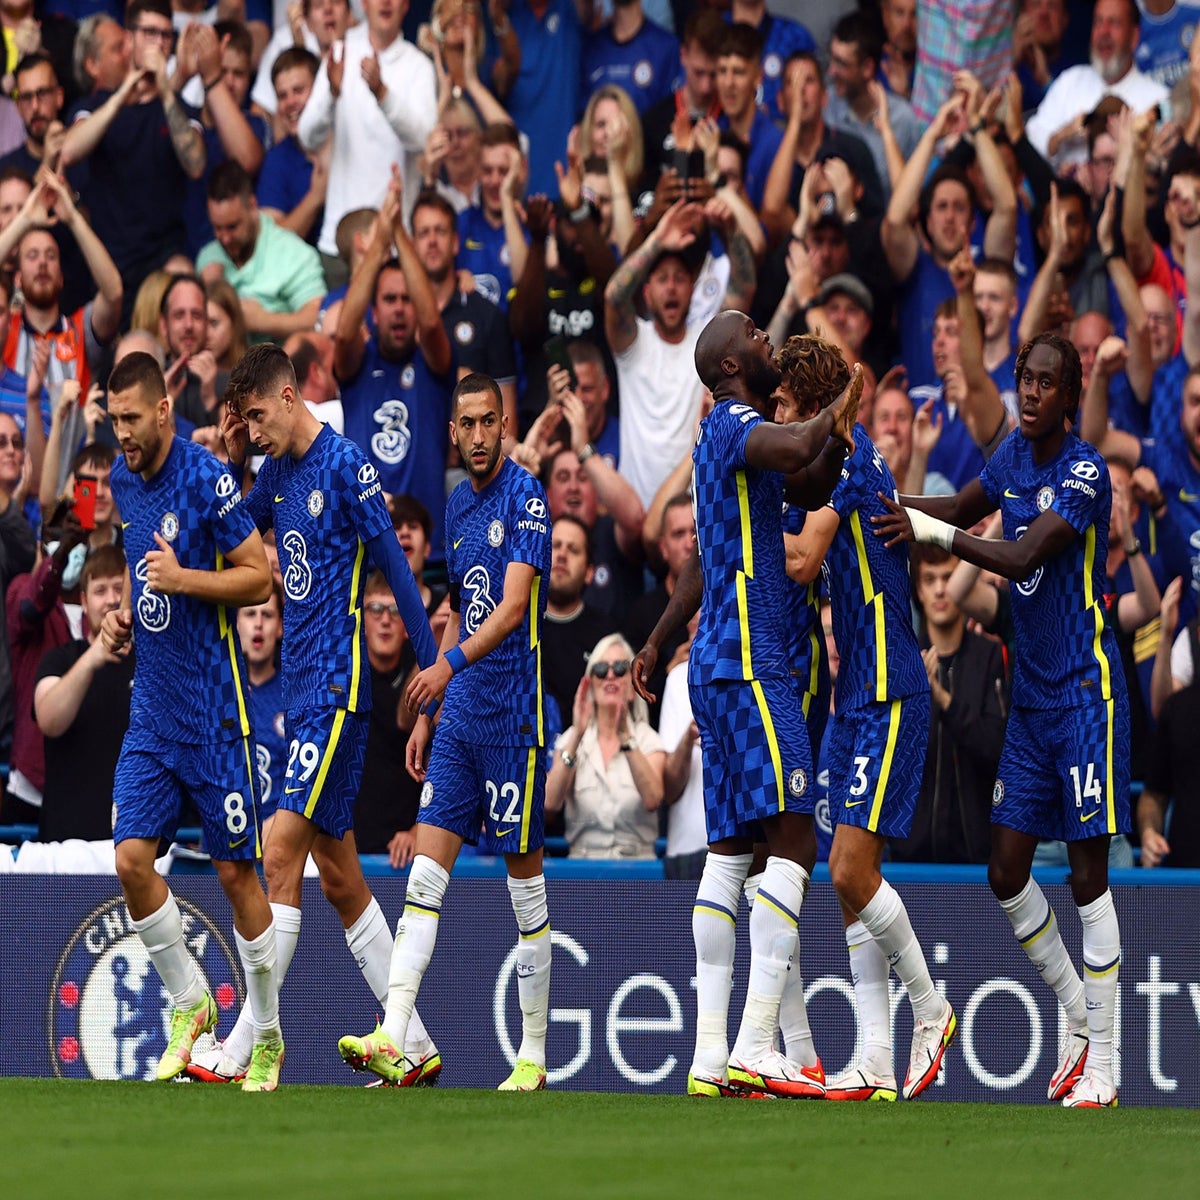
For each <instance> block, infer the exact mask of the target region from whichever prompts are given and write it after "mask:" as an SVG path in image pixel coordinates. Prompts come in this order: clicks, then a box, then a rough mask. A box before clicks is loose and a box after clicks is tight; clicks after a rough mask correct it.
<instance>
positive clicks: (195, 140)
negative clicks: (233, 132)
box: [163, 94, 208, 179]
mask: <svg viewBox="0 0 1200 1200" xmlns="http://www.w3.org/2000/svg"><path fill="white" fill-rule="evenodd" d="M163 110H164V111H165V112H166V114H167V130H168V131H169V132H170V134H171V146H172V148H173V149H174V151H175V157H176V158H177V159H179V165H180V166H181V167H182V168H183V173H184V174H185V175H186V176H187V177H188V178H189V179H199V178H200V177H201V176H202V175H203V174H204V165H205V163H206V161H207V158H208V155H207V152H206V151H205V149H204V139H203V138H202V137H201V136H200V133H199V131H198V130H197V129H196V127H195V126H194V125H193V124H192V122H191V121H190V119H189V118H188V115H187V113H185V112H184V111H183V109H182V108H181V107H180V104H179V101H178V100H177V99H176V98H175V96H174V94H171V95H170V96H168V97H167V98H166V99H164V100H163Z"/></svg>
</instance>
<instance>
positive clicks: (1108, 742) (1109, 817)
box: [1104, 699, 1120, 834]
mask: <svg viewBox="0 0 1200 1200" xmlns="http://www.w3.org/2000/svg"><path fill="white" fill-rule="evenodd" d="M1104 709H1105V713H1106V715H1107V716H1108V734H1107V736H1106V737H1105V739H1104V808H1105V817H1106V821H1105V825H1106V827H1107V831H1108V832H1109V833H1114V834H1115V833H1119V832H1120V830H1118V829H1117V798H1116V795H1115V794H1114V788H1113V716H1114V713H1115V710H1116V701H1115V700H1111V699H1110V700H1107V701H1105V704H1104Z"/></svg>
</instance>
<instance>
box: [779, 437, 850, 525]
mask: <svg viewBox="0 0 1200 1200" xmlns="http://www.w3.org/2000/svg"><path fill="white" fill-rule="evenodd" d="M845 461H846V447H845V444H844V443H842V442H839V441H835V440H833V439H830V440H829V441H828V442H827V443H826V445H825V449H824V450H822V451H821V453H820V454H818V455H817V459H816V461H815V462H813V463H810V464H809V465H808V466H807V467H805V468H804V469H803V470H801V471H797V472H796V474H795V475H789V476H788V478H787V481H786V483H785V485H784V491H785V494H786V495H787V498H788V500H789V501H790V502H791V503H792V504H799V505H800V506H801V507H802V508H806V509H808V510H809V511H810V512H811V511H813V510H814V509H818V508H824V507H825V505H826V504H828V503H829V498H830V497H831V496H832V495H833V489H834V488H835V487H837V482H838V480H839V479H840V478H841V477H842V464H843V463H844V462H845Z"/></svg>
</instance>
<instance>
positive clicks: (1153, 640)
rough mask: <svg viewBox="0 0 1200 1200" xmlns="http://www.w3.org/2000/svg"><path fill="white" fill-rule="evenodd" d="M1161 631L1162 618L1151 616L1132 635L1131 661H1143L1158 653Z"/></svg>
mask: <svg viewBox="0 0 1200 1200" xmlns="http://www.w3.org/2000/svg"><path fill="white" fill-rule="evenodd" d="M1161 633H1162V618H1161V617H1152V618H1151V619H1150V620H1149V621H1147V622H1146V623H1145V625H1143V626H1141V628H1139V629H1138V630H1137V631H1136V632H1135V633H1134V635H1133V661H1134V662H1135V663H1144V662H1145V661H1146V659H1148V658H1153V657H1154V656H1155V654H1157V653H1158V639H1159V636H1160V635H1161Z"/></svg>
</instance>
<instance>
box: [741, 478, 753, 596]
mask: <svg viewBox="0 0 1200 1200" xmlns="http://www.w3.org/2000/svg"><path fill="white" fill-rule="evenodd" d="M737 496H738V519H739V520H740V522H741V526H742V569H743V570H744V571H745V572H746V574H747V575H748V576H749V577H750V578H751V579H753V578H754V538H753V536H752V535H751V531H750V485H749V484H748V483H747V482H746V472H745V471H739V472H738V473H737Z"/></svg>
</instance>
